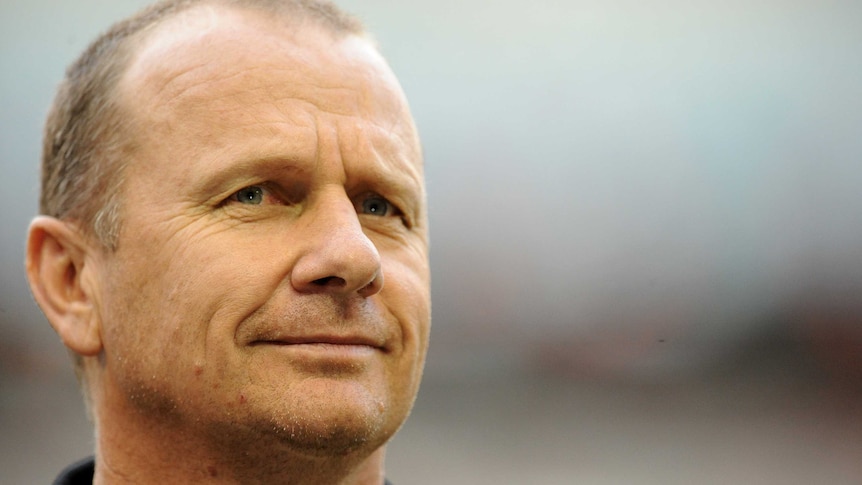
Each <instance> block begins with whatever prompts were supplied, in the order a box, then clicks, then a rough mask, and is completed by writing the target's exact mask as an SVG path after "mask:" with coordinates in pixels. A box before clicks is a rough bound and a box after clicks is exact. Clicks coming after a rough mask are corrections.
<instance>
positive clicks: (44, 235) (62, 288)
mask: <svg viewBox="0 0 862 485" xmlns="http://www.w3.org/2000/svg"><path fill="white" fill-rule="evenodd" d="M91 244H92V243H91V242H90V239H89V238H87V237H85V236H84V235H83V234H81V233H80V231H79V230H78V229H77V228H76V227H75V226H74V225H73V224H70V223H67V222H64V221H61V220H59V219H55V218H53V217H47V216H39V217H37V218H35V219H33V222H32V223H30V231H29V237H28V239H27V278H28V279H29V280H30V290H31V291H32V292H33V296H34V298H35V299H36V303H38V304H39V307H41V308H42V312H43V313H45V316H46V317H47V318H48V321H49V322H50V323H51V326H52V327H54V330H55V331H56V332H57V333H58V334H59V335H60V338H61V339H62V340H63V343H64V344H65V345H66V347H68V348H69V349H71V350H72V351H74V352H75V353H77V354H80V355H83V356H92V355H96V354H98V353H99V352H100V351H101V350H102V338H101V328H100V327H101V322H100V321H99V313H98V309H97V306H96V304H95V303H96V301H97V299H96V298H94V297H97V296H98V295H97V294H96V293H95V290H96V287H95V282H94V281H93V279H92V276H93V275H92V270H93V268H91V267H89V265H92V264H93V263H95V261H93V258H92V257H91V256H93V255H94V254H95V251H97V250H98V249H97V248H95V246H93V247H91Z"/></svg>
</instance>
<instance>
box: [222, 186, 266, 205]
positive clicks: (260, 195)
mask: <svg viewBox="0 0 862 485" xmlns="http://www.w3.org/2000/svg"><path fill="white" fill-rule="evenodd" d="M264 196H265V194H264V189H263V187H261V186H259V185H251V186H248V187H245V188H243V189H240V190H238V191H236V192H234V194H233V195H231V196H230V200H232V201H236V202H239V203H240V204H250V205H260V204H262V203H263V199H264Z"/></svg>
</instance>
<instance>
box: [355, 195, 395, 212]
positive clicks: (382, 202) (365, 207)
mask: <svg viewBox="0 0 862 485" xmlns="http://www.w3.org/2000/svg"><path fill="white" fill-rule="evenodd" d="M396 210H397V209H395V207H394V206H393V205H392V203H391V202H389V201H388V200H386V199H384V198H383V197H380V196H379V195H372V196H369V197H368V198H367V199H365V200H363V201H362V213H363V214H369V215H374V216H381V217H383V216H390V215H394V213H395V211H396Z"/></svg>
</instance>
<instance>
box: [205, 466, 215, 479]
mask: <svg viewBox="0 0 862 485" xmlns="http://www.w3.org/2000/svg"><path fill="white" fill-rule="evenodd" d="M207 473H209V475H210V476H211V477H213V478H215V477H217V476H218V470H216V467H215V466H213V465H209V466H207Z"/></svg>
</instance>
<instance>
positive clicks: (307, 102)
mask: <svg viewBox="0 0 862 485" xmlns="http://www.w3.org/2000/svg"><path fill="white" fill-rule="evenodd" d="M291 31H292V32H293V33H291ZM119 99H120V100H121V103H122V106H123V109H125V111H126V112H127V113H128V114H129V117H130V119H129V121H130V123H131V126H132V127H133V129H134V130H135V136H134V138H133V143H132V146H133V148H132V149H131V152H130V157H131V158H130V163H129V167H128V168H127V169H126V171H125V173H124V180H125V181H124V183H123V186H122V188H121V189H120V190H121V200H122V229H121V235H120V240H119V245H118V250H117V251H116V252H115V253H113V254H110V255H106V256H105V257H104V260H103V262H104V264H103V266H102V268H101V270H100V273H99V274H100V275H101V279H102V284H101V288H102V291H101V295H100V297H99V298H100V304H101V305H100V308H101V320H102V322H103V329H102V337H103V342H104V360H103V362H104V364H103V366H104V367H103V368H104V371H103V372H104V374H103V379H102V382H103V385H104V386H108V387H110V388H111V389H115V390H116V391H118V392H117V394H119V395H121V396H123V397H124V398H125V399H126V401H127V402H128V403H129V408H130V409H133V410H135V412H137V413H142V415H151V416H160V417H162V418H163V419H164V420H170V421H171V422H172V423H174V425H181V426H192V427H198V428H200V430H201V431H204V432H209V431H212V430H216V431H217V432H218V433H224V434H226V435H229V434H230V433H239V434H242V433H247V434H248V435H249V437H253V436H254V435H255V434H256V433H257V434H261V435H266V434H270V435H276V436H277V437H278V439H282V440H284V441H285V442H288V443H290V444H291V445H292V446H299V447H305V448H307V449H308V450H310V451H313V450H316V449H322V448H332V447H335V448H338V447H341V448H342V449H343V450H344V451H346V450H348V449H352V447H353V446H355V445H356V444H358V443H362V442H365V443H366V445H368V446H370V445H372V444H374V445H379V444H382V442H383V441H385V440H386V439H387V438H388V437H389V436H391V434H392V433H394V432H395V431H396V430H397V428H398V426H400V424H401V423H402V422H403V420H404V419H405V418H406V415H407V413H408V412H409V409H410V407H411V405H412V402H413V399H414V397H415V394H416V392H417V389H418V385H419V380H420V377H421V373H422V366H423V362H424V358H425V350H426V346H427V342H428V331H429V325H430V321H429V318H430V316H429V315H430V298H429V273H428V264H427V252H428V246H427V227H426V226H427V222H426V214H425V210H426V209H425V202H424V185H423V175H422V166H421V154H420V148H419V146H418V140H417V136H416V133H415V128H414V125H413V123H412V120H411V117H410V114H409V111H408V108H407V104H406V101H405V99H404V96H403V94H402V92H401V90H400V87H399V86H398V84H397V81H396V80H395V78H394V76H393V74H392V73H391V72H390V70H389V69H388V67H387V66H386V64H385V62H384V61H383V60H382V58H381V57H380V56H379V55H378V53H377V52H376V51H375V49H374V48H373V47H371V46H370V45H369V44H368V43H367V42H366V41H364V40H362V39H359V38H356V37H348V38H345V39H341V40H334V39H332V37H331V36H330V35H328V34H326V33H323V32H321V31H318V30H316V29H314V28H308V27H303V28H300V29H296V28H293V29H289V28H286V27H285V26H284V25H280V24H278V23H276V22H274V21H271V20H269V19H266V18H264V17H262V16H260V15H259V14H257V13H252V12H244V11H225V10H220V11H202V12H189V14H188V15H183V16H181V17H180V18H177V19H174V20H171V21H169V24H168V25H165V26H162V27H160V30H159V31H158V32H157V33H156V34H155V35H153V36H152V38H151V39H150V40H148V41H147V42H145V43H144V45H143V47H142V48H141V49H140V50H139V51H138V54H137V56H136V58H135V60H134V61H133V62H132V64H131V66H130V68H129V70H128V71H127V73H126V75H125V77H124V78H123V80H122V81H121V84H120V98H119Z"/></svg>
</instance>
